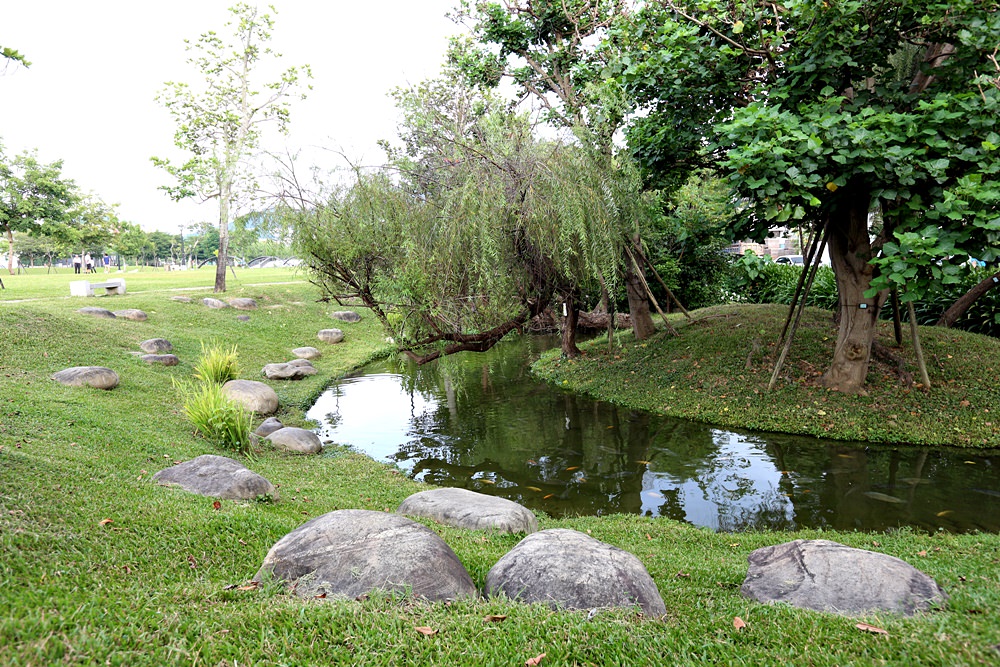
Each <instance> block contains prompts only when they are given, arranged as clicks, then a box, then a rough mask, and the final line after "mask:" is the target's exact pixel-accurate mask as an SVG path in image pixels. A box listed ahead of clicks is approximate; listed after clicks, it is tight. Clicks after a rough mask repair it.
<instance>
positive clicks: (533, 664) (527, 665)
mask: <svg viewBox="0 0 1000 667" xmlns="http://www.w3.org/2000/svg"><path fill="white" fill-rule="evenodd" d="M544 657H545V654H544V653H539V654H538V655H536V656H535V657H534V658H528V659H527V660H525V661H524V667H537V665H540V664H542V658H544Z"/></svg>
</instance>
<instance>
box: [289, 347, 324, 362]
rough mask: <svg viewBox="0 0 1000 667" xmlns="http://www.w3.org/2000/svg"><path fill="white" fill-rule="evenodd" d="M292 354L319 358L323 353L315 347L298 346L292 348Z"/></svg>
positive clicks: (301, 357) (304, 357)
mask: <svg viewBox="0 0 1000 667" xmlns="http://www.w3.org/2000/svg"><path fill="white" fill-rule="evenodd" d="M292 354H294V355H295V356H296V357H298V358H300V359H319V358H320V357H321V356H323V353H322V352H320V351H319V350H317V349H316V348H315V347H308V346H307V347H297V348H295V349H294V350H292Z"/></svg>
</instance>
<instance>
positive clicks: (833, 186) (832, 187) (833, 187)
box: [826, 181, 839, 192]
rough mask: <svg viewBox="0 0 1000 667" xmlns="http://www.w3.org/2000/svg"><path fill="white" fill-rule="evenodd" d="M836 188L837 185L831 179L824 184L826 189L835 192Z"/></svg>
mask: <svg viewBox="0 0 1000 667" xmlns="http://www.w3.org/2000/svg"><path fill="white" fill-rule="evenodd" d="M838 188H839V186H838V185H837V184H836V183H834V182H833V181H830V182H829V183H827V184H826V189H827V190H829V191H830V192H836V191H837V189H838Z"/></svg>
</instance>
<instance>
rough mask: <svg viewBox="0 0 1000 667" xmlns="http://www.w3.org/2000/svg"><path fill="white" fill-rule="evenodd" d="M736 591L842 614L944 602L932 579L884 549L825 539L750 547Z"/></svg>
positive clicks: (915, 608)
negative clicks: (866, 549)
mask: <svg viewBox="0 0 1000 667" xmlns="http://www.w3.org/2000/svg"><path fill="white" fill-rule="evenodd" d="M747 560H749V561H750V569H749V571H748V572H747V577H746V579H745V580H744V582H743V586H742V588H740V592H741V593H743V595H745V596H746V597H749V598H753V599H754V600H758V601H759V602H787V603H788V604H790V605H792V606H793V607H802V608H805V609H815V610H817V611H828V612H833V613H835V614H842V615H845V616H851V615H862V614H866V613H869V612H878V611H888V612H895V613H900V614H906V615H908V616H909V615H912V614H914V613H915V612H917V611H922V610H925V609H929V608H930V607H931V606H933V605H935V604H937V603H940V602H944V601H945V600H947V599H948V596H947V595H946V594H945V593H944V591H942V590H941V587H940V586H938V585H937V583H936V582H935V581H934V580H933V579H931V578H930V577H928V576H927V575H926V574H924V573H923V572H921V571H920V570H918V569H916V568H915V567H913V566H912V565H910V564H908V563H906V562H904V561H902V560H900V559H898V558H894V557H892V556H888V555H886V554H881V553H876V552H873V551H865V550H864V549H855V548H853V547H848V546H845V545H843V544H838V543H837V542H831V541H829V540H795V541H794V542H786V543H784V544H777V545H774V546H771V547H763V548H761V549H757V550H756V551H754V552H752V553H751V554H750V556H749V558H748V559H747Z"/></svg>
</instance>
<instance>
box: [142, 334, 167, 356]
mask: <svg viewBox="0 0 1000 667" xmlns="http://www.w3.org/2000/svg"><path fill="white" fill-rule="evenodd" d="M139 349H140V350H142V351H143V352H145V353H146V354H166V353H167V352H173V351H174V346H173V345H171V344H170V341H169V340H167V339H166V338H150V339H149V340H144V341H142V342H141V343H139Z"/></svg>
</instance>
